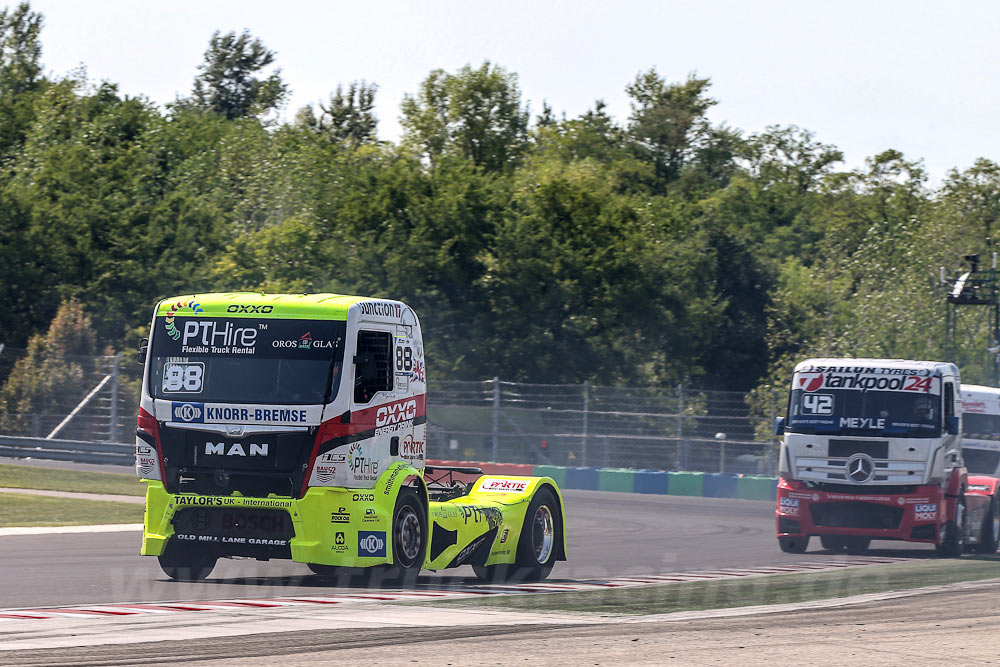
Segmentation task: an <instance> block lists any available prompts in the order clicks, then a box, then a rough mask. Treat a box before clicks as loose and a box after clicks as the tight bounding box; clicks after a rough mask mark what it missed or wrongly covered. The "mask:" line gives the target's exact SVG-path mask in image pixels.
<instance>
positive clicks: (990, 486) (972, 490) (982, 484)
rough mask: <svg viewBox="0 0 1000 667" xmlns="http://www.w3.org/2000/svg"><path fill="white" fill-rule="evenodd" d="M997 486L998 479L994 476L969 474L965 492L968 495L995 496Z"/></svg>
mask: <svg viewBox="0 0 1000 667" xmlns="http://www.w3.org/2000/svg"><path fill="white" fill-rule="evenodd" d="M997 486H1000V479H997V478H996V477H987V476H986V475H969V477H968V483H967V484H966V487H965V493H966V495H970V496H995V495H996V493H997Z"/></svg>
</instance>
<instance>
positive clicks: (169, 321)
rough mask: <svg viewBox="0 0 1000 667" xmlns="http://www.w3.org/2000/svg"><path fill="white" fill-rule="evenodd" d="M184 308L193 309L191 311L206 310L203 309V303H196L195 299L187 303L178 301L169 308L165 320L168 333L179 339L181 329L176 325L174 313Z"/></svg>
mask: <svg viewBox="0 0 1000 667" xmlns="http://www.w3.org/2000/svg"><path fill="white" fill-rule="evenodd" d="M184 308H188V309H189V310H191V312H194V313H201V312H204V311H202V308H201V304H200V303H196V302H195V300H194V299H192V300H190V301H188V302H187V303H184V302H183V301H178V302H177V303H175V304H173V305H172V306H170V307H169V308H167V317H166V319H165V320H164V323H165V324H166V325H167V335H168V336H170V337H171V338H173V339H174V340H177V339H179V338H180V337H181V332H180V330H178V329H177V327H175V326H174V313H176V312H177V311H178V310H182V309H184Z"/></svg>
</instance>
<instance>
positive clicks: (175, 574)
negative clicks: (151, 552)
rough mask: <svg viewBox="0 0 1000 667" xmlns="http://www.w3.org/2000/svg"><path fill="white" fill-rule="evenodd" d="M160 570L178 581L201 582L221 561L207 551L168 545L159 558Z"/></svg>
mask: <svg viewBox="0 0 1000 667" xmlns="http://www.w3.org/2000/svg"><path fill="white" fill-rule="evenodd" d="M157 560H159V562H160V569H161V570H163V573H164V574H165V575H167V576H168V577H170V578H171V579H174V580H177V581H201V580H202V579H205V578H206V577H208V575H210V574H211V573H212V570H213V569H215V563H216V562H217V561H218V560H219V559H218V558H217V557H216V556H213V555H211V554H209V553H208V552H207V551H204V550H202V549H196V548H190V547H188V548H181V547H179V546H178V545H177V544H173V543H170V544H167V548H166V549H165V550H164V551H163V555H162V556H157Z"/></svg>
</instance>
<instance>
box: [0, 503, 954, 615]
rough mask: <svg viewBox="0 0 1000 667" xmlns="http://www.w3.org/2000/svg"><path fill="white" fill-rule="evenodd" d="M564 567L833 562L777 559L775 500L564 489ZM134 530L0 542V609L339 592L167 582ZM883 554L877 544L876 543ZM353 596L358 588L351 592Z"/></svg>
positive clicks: (223, 573) (262, 582)
mask: <svg viewBox="0 0 1000 667" xmlns="http://www.w3.org/2000/svg"><path fill="white" fill-rule="evenodd" d="M564 497H565V504H566V515H567V537H568V549H567V550H568V556H569V560H568V561H567V562H565V563H559V564H558V565H557V566H556V568H555V570H554V571H553V573H552V576H551V577H550V580H551V581H555V580H559V579H571V580H572V579H576V580H579V579H594V578H605V577H616V576H626V575H637V574H660V573H667V572H681V571H693V570H705V569H715V568H739V567H753V566H761V565H770V564H780V563H790V562H795V561H801V560H803V558H808V557H818V558H823V559H836V558H839V556H835V555H833V554H829V553H827V552H824V551H822V550H821V548H820V545H819V543H818V540H815V539H814V540H813V544H812V545H811V549H810V552H811V553H810V554H807V555H806V556H802V555H792V554H783V553H781V551H779V550H778V545H777V541H776V540H775V536H774V503H773V502H771V501H752V500H731V499H721V498H689V497H680V496H656V495H640V494H629V493H611V492H600V491H565V492H564ZM139 542H140V534H139V533H138V532H116V533H86V534H53V535H19V536H3V537H0V608H12V607H44V606H56V605H60V606H62V605H81V604H101V603H112V602H140V601H141V602H147V601H162V600H208V599H215V600H218V599H228V598H247V597H255V598H259V597H276V596H285V595H318V594H330V593H336V592H341V591H346V590H347V589H340V588H336V587H335V586H334V585H333V583H332V582H330V581H329V580H326V579H322V578H320V577H316V576H313V575H312V574H311V573H310V572H309V571H308V569H307V568H306V566H305V565H301V564H298V563H292V562H290V561H270V562H257V561H252V560H226V559H223V560H220V561H219V565H218V566H217V567H216V569H215V571H214V572H213V573H212V575H211V576H210V577H209V579H208V580H206V581H203V582H172V581H169V580H167V579H166V577H165V576H164V575H163V573H162V572H161V571H160V569H159V566H158V565H157V562H156V559H155V558H151V557H141V556H139V555H138V554H139ZM873 546H874V547H875V549H873V551H872V554H873V555H894V556H900V555H906V556H911V557H916V558H921V557H931V556H932V555H933V553H934V550H933V549H932V548H929V547H926V546H924V545H909V544H903V543H892V542H882V543H875V544H874V545H873ZM883 546H884V547H889V548H888V549H883V548H881V547H883ZM475 581H476V580H475V579H474V577H473V574H472V568H471V567H469V566H463V567H461V568H457V569H455V570H448V571H443V572H441V573H426V574H424V575H422V576H421V577H420V580H419V584H420V585H426V586H434V587H437V586H444V585H456V584H474V583H475ZM350 590H352V591H355V590H356V589H350Z"/></svg>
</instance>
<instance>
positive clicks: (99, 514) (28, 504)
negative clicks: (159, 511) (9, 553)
mask: <svg viewBox="0 0 1000 667" xmlns="http://www.w3.org/2000/svg"><path fill="white" fill-rule="evenodd" d="M142 512H143V506H142V505H132V504H128V503H115V502H105V501H103V500H76V499H72V498H50V497H48V496H25V495H21V494H17V493H0V528H7V527H10V526H89V525H94V524H102V523H142Z"/></svg>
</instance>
